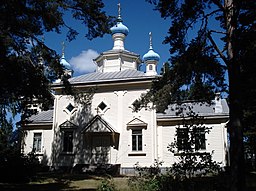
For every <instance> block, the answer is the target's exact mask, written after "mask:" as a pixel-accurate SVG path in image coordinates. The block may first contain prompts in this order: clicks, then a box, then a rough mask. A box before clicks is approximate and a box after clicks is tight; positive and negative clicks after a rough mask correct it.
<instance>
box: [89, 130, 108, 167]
mask: <svg viewBox="0 0 256 191" xmlns="http://www.w3.org/2000/svg"><path fill="white" fill-rule="evenodd" d="M110 140H111V137H110V136H109V135H93V137H92V145H91V146H92V147H91V163H92V164H108V163H109V162H110V159H109V157H110V156H109V155H110V146H111V141H110Z"/></svg>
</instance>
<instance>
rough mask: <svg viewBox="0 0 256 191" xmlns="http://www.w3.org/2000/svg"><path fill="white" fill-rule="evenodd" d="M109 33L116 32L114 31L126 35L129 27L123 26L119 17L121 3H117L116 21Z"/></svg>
mask: <svg viewBox="0 0 256 191" xmlns="http://www.w3.org/2000/svg"><path fill="white" fill-rule="evenodd" d="M110 30H111V33H112V34H116V33H122V34H124V35H126V36H127V35H128V33H129V29H128V28H127V26H125V25H124V24H123V23H122V18H121V5H120V3H118V17H117V23H116V25H115V26H113V27H111V28H110Z"/></svg>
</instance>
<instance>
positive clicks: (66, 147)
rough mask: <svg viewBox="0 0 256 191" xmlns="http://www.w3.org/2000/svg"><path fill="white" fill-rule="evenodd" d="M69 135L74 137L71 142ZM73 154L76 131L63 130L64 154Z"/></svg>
mask: <svg viewBox="0 0 256 191" xmlns="http://www.w3.org/2000/svg"><path fill="white" fill-rule="evenodd" d="M66 134H67V137H66ZM69 135H72V137H71V141H70V139H69ZM66 138H67V139H66ZM66 141H67V142H66ZM70 145H71V146H70ZM73 152H74V130H68V129H65V130H62V153H73Z"/></svg>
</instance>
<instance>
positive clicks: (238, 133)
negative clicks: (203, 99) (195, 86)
mask: <svg viewBox="0 0 256 191" xmlns="http://www.w3.org/2000/svg"><path fill="white" fill-rule="evenodd" d="M224 7H225V10H226V12H225V18H226V26H227V49H228V50H227V54H228V63H226V64H227V66H228V75H229V98H230V103H229V108H230V121H229V124H228V130H229V134H230V168H231V169H230V190H231V191H244V190H245V173H244V150H243V127H242V123H241V118H242V109H241V96H240V92H241V91H240V89H241V87H240V64H239V62H238V59H237V58H238V52H237V48H236V47H237V44H236V39H237V38H236V29H237V14H238V2H237V1H236V0H225V5H224Z"/></svg>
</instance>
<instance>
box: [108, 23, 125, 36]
mask: <svg viewBox="0 0 256 191" xmlns="http://www.w3.org/2000/svg"><path fill="white" fill-rule="evenodd" d="M110 30H111V33H112V34H116V33H122V34H124V35H126V36H127V35H128V33H129V29H128V28H127V27H126V26H125V25H124V24H123V23H122V22H117V24H116V25H115V26H113V27H111V28H110Z"/></svg>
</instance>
